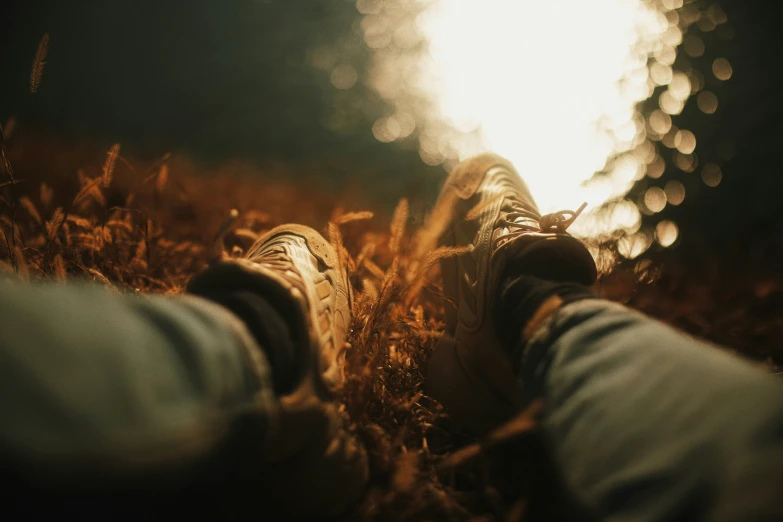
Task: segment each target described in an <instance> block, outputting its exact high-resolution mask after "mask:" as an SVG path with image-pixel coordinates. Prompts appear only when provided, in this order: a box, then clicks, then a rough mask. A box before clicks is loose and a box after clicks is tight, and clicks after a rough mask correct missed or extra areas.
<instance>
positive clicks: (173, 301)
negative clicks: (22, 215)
mask: <svg viewBox="0 0 783 522" xmlns="http://www.w3.org/2000/svg"><path fill="white" fill-rule="evenodd" d="M274 407H275V397H274V396H273V392H272V386H271V383H270V379H269V374H268V368H267V363H266V360H265V358H264V355H263V353H262V352H261V350H260V349H259V347H258V345H257V344H256V343H255V341H254V340H253V339H252V338H251V336H250V334H249V333H248V331H247V329H246V328H245V326H244V325H243V324H242V323H241V322H240V321H239V319H237V318H236V317H234V316H233V315H232V314H230V313H229V312H228V311H226V310H225V309H223V308H222V307H220V306H218V305H215V304H213V303H211V302H208V301H205V300H202V299H200V298H196V297H190V296H177V297H163V296H154V297H153V296H150V297H144V296H127V297H123V296H120V295H117V294H112V293H110V292H109V291H107V290H105V289H103V288H98V287H95V286H93V285H78V284H74V285H66V286H57V285H53V284H33V285H21V284H18V283H11V282H8V281H0V459H1V460H0V463H1V464H2V466H3V467H5V468H7V469H6V472H5V474H4V475H5V476H6V477H8V476H9V474H10V473H19V474H20V475H24V476H25V477H26V479H29V480H31V481H33V482H41V481H43V482H46V483H52V484H57V485H58V487H59V486H67V487H72V486H73V487H76V486H78V485H79V484H84V485H85V488H89V487H92V486H99V487H106V488H109V489H110V486H111V485H112V484H113V483H115V482H117V483H119V482H122V481H123V480H125V479H129V478H132V477H143V481H144V483H145V484H149V483H150V482H152V480H151V479H159V478H161V477H169V478H170V479H171V480H172V481H174V482H177V481H183V480H184V481H189V480H193V478H194V477H195V476H196V475H198V472H197V471H196V470H197V469H204V466H206V464H205V462H208V461H210V458H211V456H213V455H214V454H216V453H217V452H225V451H226V446H227V444H228V441H229V440H232V441H234V440H237V432H238V431H240V432H243V433H245V434H247V433H250V434H251V437H250V440H251V442H250V444H255V445H256V446H260V445H262V444H263V441H264V435H265V433H267V431H268V428H269V424H270V419H272V418H273V416H272V415H270V413H271V412H273V409H274ZM240 426H241V428H242V429H239V427H240ZM253 453H258V452H253ZM253 464H254V463H253V462H252V458H250V457H249V456H248V458H247V459H246V463H245V464H243V465H246V466H250V467H252V466H253ZM256 465H257V462H256ZM232 473H233V472H232Z"/></svg>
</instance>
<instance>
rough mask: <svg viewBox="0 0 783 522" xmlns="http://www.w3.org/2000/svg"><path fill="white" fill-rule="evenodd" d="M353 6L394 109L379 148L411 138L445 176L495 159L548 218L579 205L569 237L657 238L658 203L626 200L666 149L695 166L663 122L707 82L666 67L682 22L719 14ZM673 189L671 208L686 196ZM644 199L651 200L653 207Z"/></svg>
mask: <svg viewBox="0 0 783 522" xmlns="http://www.w3.org/2000/svg"><path fill="white" fill-rule="evenodd" d="M356 5H357V9H358V10H359V11H360V12H361V13H362V14H363V15H364V17H363V19H362V22H361V24H360V26H359V27H358V29H359V30H360V31H361V34H362V35H363V38H364V42H365V44H366V45H367V46H368V47H369V48H370V49H371V50H372V57H373V58H372V66H371V68H370V75H369V78H368V83H369V85H370V86H371V87H372V88H373V89H374V90H375V91H376V92H377V93H378V94H380V96H381V97H382V98H383V99H384V100H386V101H387V102H388V103H389V104H390V106H392V107H393V108H394V112H393V113H392V114H389V115H388V116H385V117H383V118H380V119H378V120H377V121H375V122H374V125H373V127H372V132H373V134H374V135H375V137H376V138H377V139H378V140H380V141H383V142H392V141H396V140H405V139H408V138H409V137H411V136H415V139H416V140H417V141H418V147H419V154H420V156H421V158H422V160H423V161H424V162H426V163H428V164H430V165H443V166H444V167H446V168H447V169H448V168H450V167H451V166H452V165H454V164H456V162H458V161H459V160H461V159H464V158H466V157H469V156H471V155H473V154H476V153H479V152H483V151H493V152H497V153H499V154H501V155H504V156H506V157H508V158H509V159H511V160H512V161H513V162H514V164H515V165H516V166H517V169H518V170H519V172H520V174H521V176H522V177H523V178H524V179H525V181H526V182H527V183H528V185H529V186H530V188H531V190H532V192H533V195H534V197H535V198H536V200H537V202H538V205H539V207H540V208H541V210H542V211H543V212H551V211H556V210H562V209H569V208H571V209H572V208H576V207H578V206H579V205H580V204H581V203H582V202H587V203H588V205H589V207H588V208H589V209H590V210H589V211H588V212H587V213H586V214H585V217H583V218H581V219H579V220H577V222H576V223H575V224H574V226H573V227H572V228H571V229H570V230H571V231H572V232H573V233H576V234H577V235H581V236H604V235H606V234H612V233H614V232H615V231H624V232H625V233H626V234H628V235H634V234H636V235H640V234H642V235H644V236H645V238H649V237H652V236H651V234H652V232H651V231H648V230H644V231H640V216H641V214H640V212H644V213H649V214H653V213H655V212H659V211H660V210H656V209H658V208H659V207H661V204H660V203H661V202H660V201H658V199H655V198H652V197H650V198H642V199H641V200H640V201H639V203H638V206H637V205H636V204H634V203H630V202H628V201H624V200H623V198H624V197H625V196H626V195H627V194H628V191H629V190H630V189H631V188H632V187H633V186H634V184H635V183H636V182H637V181H638V180H640V179H641V178H643V177H644V176H645V175H647V176H648V177H649V178H650V179H657V178H660V177H661V176H662V174H663V172H664V170H665V169H666V168H667V167H666V162H665V161H664V157H663V154H665V150H666V148H668V149H672V151H673V152H671V153H666V154H672V155H673V156H672V158H673V159H672V161H673V163H674V165H675V166H676V167H677V168H678V169H679V170H681V171H683V172H693V171H694V170H695V169H696V168H697V167H698V166H699V165H698V159H697V157H696V155H695V154H693V152H694V150H695V148H696V136H694V134H693V133H692V132H690V131H688V130H687V129H679V128H677V127H676V126H675V125H674V124H673V122H672V116H676V115H678V114H680V112H682V110H683V108H684V106H685V103H686V101H687V100H688V98H689V97H690V96H691V95H694V94H697V93H699V91H702V89H703V88H704V75H703V73H702V72H699V71H697V70H696V69H693V68H691V66H690V65H689V64H688V62H687V60H686V66H685V68H684V69H683V70H678V68H677V66H676V65H675V61H676V60H677V53H678V49H679V47H680V46H681V44H683V36H684V34H685V33H686V32H687V30H688V28H689V27H690V26H691V25H693V24H698V25H699V28H700V29H701V30H706V28H708V27H707V25H709V24H712V25H710V27H711V28H712V29H714V28H715V27H716V26H717V25H720V24H723V23H725V21H726V20H725V14H724V13H723V11H722V10H721V9H720V8H719V7H717V6H714V5H713V6H709V7H706V6H703V5H701V4H697V3H695V2H688V1H686V2H683V0H592V1H590V2H586V1H584V0H557V1H551V2H539V1H533V0H460V1H455V0H385V1H383V2H381V1H380V0H358V1H357V4H356ZM708 22H709V24H707V23H708ZM703 26H704V28H703ZM682 47H683V48H684V50H685V53H686V54H687V55H688V56H695V55H700V54H703V53H704V49H703V47H704V43H703V41H702V40H701V39H700V38H698V37H696V36H690V37H689V39H687V40H686V41H685V43H684V44H683V45H682ZM712 69H713V71H711V73H712V74H714V76H715V77H717V78H719V79H728V78H730V77H731V75H732V73H733V71H732V69H731V65H730V64H729V63H728V61H726V60H724V59H718V60H715V62H714V64H713V65H712ZM650 98H655V102H656V103H655V107H653V108H652V109H648V110H646V112H644V113H643V111H642V110H641V108H640V107H641V102H644V101H646V100H648V99H650ZM698 104H699V107H700V108H701V110H702V112H704V113H705V114H712V113H714V112H715V111H716V109H717V107H718V101H717V98H716V97H715V95H714V94H713V93H711V92H708V91H703V92H702V93H701V94H700V95H699V98H698ZM648 113H649V114H648ZM713 178H715V176H712V177H709V180H710V182H712V183H714V181H713ZM705 183H706V182H705ZM680 192H682V191H680ZM680 192H678V193H677V194H676V197H675V199H674V200H673V201H677V202H678V203H677V204H679V202H682V199H683V198H684V197H685V195H684V192H682V193H680ZM646 200H650V201H653V200H654V202H655V204H654V205H653V208H649V207H645V206H644V203H643V202H644V201H646ZM665 205H666V201H663V206H665ZM639 207H640V208H641V210H640V208H639ZM666 237H671V234H668V235H667V236H666ZM649 242H650V241H647V239H645V241H643V243H645V244H646V243H649ZM664 243H668V241H664ZM634 251H635V250H634Z"/></svg>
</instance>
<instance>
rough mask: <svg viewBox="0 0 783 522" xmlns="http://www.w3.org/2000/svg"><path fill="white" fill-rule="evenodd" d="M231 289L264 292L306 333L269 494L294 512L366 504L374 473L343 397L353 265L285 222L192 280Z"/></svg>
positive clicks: (280, 420) (271, 461)
mask: <svg viewBox="0 0 783 522" xmlns="http://www.w3.org/2000/svg"><path fill="white" fill-rule="evenodd" d="M232 290H250V291H255V292H258V293H260V294H261V295H262V296H264V297H265V298H266V299H267V300H269V301H270V302H272V303H273V304H274V305H275V307H276V308H277V309H278V311H279V312H280V314H281V316H282V317H283V318H284V319H285V320H286V321H287V322H289V327H290V331H291V332H293V334H294V335H295V336H298V337H299V338H297V339H294V342H295V345H296V346H297V347H298V348H299V349H300V350H301V354H300V356H299V360H300V362H301V366H300V368H301V372H300V376H299V378H298V379H297V380H296V384H295V385H294V386H293V389H292V390H291V391H290V392H287V393H285V394H283V395H281V396H279V397H278V401H277V402H278V404H279V415H278V416H277V418H273V419H271V420H270V422H271V423H272V424H273V425H274V427H273V431H274V436H273V437H272V439H271V440H270V441H268V443H267V445H266V450H265V461H264V463H263V465H264V467H265V473H264V474H265V476H266V477H268V478H269V481H268V482H269V483H267V481H264V484H263V494H264V497H265V498H266V497H267V496H271V497H272V498H275V500H276V501H278V502H277V503H276V505H277V506H283V508H282V509H284V510H285V511H286V512H287V513H288V514H290V515H297V516H301V515H309V516H324V515H335V514H339V513H341V512H343V511H344V510H345V509H346V508H347V507H349V506H350V505H351V504H352V503H354V502H355V501H357V500H358V498H359V497H360V496H361V494H362V492H363V489H364V486H365V484H366V482H367V478H368V464H367V457H366V453H365V451H364V449H363V447H362V445H361V444H360V443H359V442H358V441H357V440H356V439H355V437H354V436H353V435H352V434H350V433H349V432H348V431H347V429H346V427H345V422H344V419H343V415H342V414H341V412H340V407H339V404H338V402H337V397H336V395H337V392H338V391H339V389H340V388H341V385H342V383H343V377H344V376H343V363H344V359H345V357H344V353H345V342H346V336H347V333H348V328H349V326H350V321H351V304H352V303H351V302H352V292H351V286H350V283H349V281H348V274H347V271H346V270H345V269H344V268H343V267H341V266H340V263H339V260H338V256H337V253H336V252H335V250H334V248H333V247H332V245H331V244H329V243H328V242H327V241H326V240H325V239H324V238H323V237H322V236H321V235H320V234H319V233H318V232H316V231H315V230H313V229H311V228H309V227H305V226H302V225H284V226H281V227H278V228H275V229H273V230H271V231H270V232H268V233H267V234H266V235H264V236H263V237H262V238H260V239H259V240H258V241H256V243H255V244H254V245H253V246H252V247H251V248H250V249H249V250H248V253H247V255H246V256H245V258H244V259H232V260H225V261H221V262H219V263H217V264H216V265H214V266H212V267H210V268H209V269H207V270H206V271H205V272H203V273H202V274H200V275H199V276H196V277H195V278H194V279H193V280H192V281H191V283H190V284H189V285H188V291H189V292H191V293H195V294H197V295H201V296H204V297H207V298H209V296H210V295H215V294H216V293H225V292H227V291H232Z"/></svg>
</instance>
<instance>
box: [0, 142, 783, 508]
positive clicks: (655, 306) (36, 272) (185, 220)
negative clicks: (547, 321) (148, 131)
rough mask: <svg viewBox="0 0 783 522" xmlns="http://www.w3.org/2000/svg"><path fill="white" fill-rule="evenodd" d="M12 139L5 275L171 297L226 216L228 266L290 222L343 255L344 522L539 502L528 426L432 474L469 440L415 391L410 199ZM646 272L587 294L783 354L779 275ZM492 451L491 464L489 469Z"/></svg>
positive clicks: (417, 238)
mask: <svg viewBox="0 0 783 522" xmlns="http://www.w3.org/2000/svg"><path fill="white" fill-rule="evenodd" d="M20 141H22V140H18V139H11V140H8V143H7V146H8V149H9V150H8V157H9V160H10V162H11V164H12V166H13V168H14V171H15V176H16V179H17V180H19V182H18V183H17V184H16V185H15V186H14V187H13V191H12V190H11V187H10V186H8V185H6V186H5V187H3V188H2V189H0V190H2V197H3V200H2V201H0V220H2V230H3V231H5V234H4V236H0V271H3V272H8V273H13V272H17V273H18V275H19V277H23V278H30V279H48V280H54V281H58V282H59V281H62V280H65V279H69V278H81V279H87V280H92V281H94V282H95V284H100V285H105V286H107V287H109V288H110V289H111V291H118V292H138V291H143V292H164V293H174V292H178V291H180V290H181V289H182V287H183V285H184V284H185V282H186V281H187V280H188V278H189V277H190V276H191V275H192V274H193V273H194V272H196V271H197V270H199V269H201V268H202V267H204V266H205V264H206V262H207V260H208V259H209V256H210V255H212V253H214V248H213V240H214V237H215V234H216V233H217V231H218V229H219V228H220V225H221V223H222V222H223V221H224V219H225V217H226V216H227V214H228V211H229V209H231V208H236V209H238V210H239V211H240V216H239V219H238V221H237V222H236V223H235V224H234V226H233V227H232V229H231V231H230V232H229V233H228V235H227V237H226V242H225V244H226V246H227V248H228V250H229V251H230V252H231V253H233V255H240V254H241V253H242V249H243V248H244V247H246V246H247V245H248V243H249V242H251V241H252V240H253V238H254V237H256V236H257V235H258V234H260V233H262V232H263V231H264V230H267V229H269V228H271V227H273V226H275V225H277V224H281V223H284V222H291V221H294V222H299V223H304V224H308V225H311V226H314V227H315V228H317V229H320V230H322V231H323V232H324V235H325V236H326V237H327V238H329V239H330V240H331V241H332V242H333V243H335V244H338V243H341V244H343V245H344V248H345V251H344V256H345V257H344V262H345V263H347V264H348V266H349V267H350V269H351V270H352V273H353V274H354V277H353V279H354V283H355V286H356V288H357V295H358V299H357V302H356V307H355V315H356V317H355V321H354V329H353V334H352V338H351V342H352V350H351V352H350V356H349V372H348V373H349V375H350V378H349V381H348V383H347V385H346V388H345V392H344V401H345V404H346V411H347V413H348V415H349V417H350V419H351V421H352V423H353V424H354V426H355V428H356V429H357V430H358V431H359V433H360V435H361V437H362V438H363V440H364V441H365V443H366V444H367V446H368V448H369V450H370V454H371V459H372V467H373V486H372V488H371V490H370V493H369V494H368V496H367V498H366V499H365V501H364V502H363V504H362V505H361V506H359V508H358V509H357V511H356V513H355V514H354V515H355V517H357V518H366V517H369V516H372V517H373V518H375V519H380V520H402V519H406V520H410V519H428V520H429V519H468V518H471V517H475V516H485V517H488V518H486V519H487V520H516V519H519V518H520V517H521V516H522V515H523V513H524V512H525V509H526V505H527V504H525V503H524V502H523V501H522V499H523V498H528V499H530V498H535V499H539V498H543V497H545V496H546V495H547V493H548V490H547V489H546V488H545V487H543V488H542V485H544V484H546V481H545V480H540V479H541V477H544V476H546V473H547V472H546V466H545V465H543V464H542V463H541V460H542V459H541V458H540V452H538V451H536V445H535V444H534V443H532V442H531V440H532V437H530V436H529V435H528V432H529V430H527V425H526V424H525V423H521V424H520V425H519V426H518V428H519V429H517V430H516V431H515V432H514V433H512V435H511V436H509V438H508V439H509V440H508V441H506V442H502V443H501V444H500V445H499V446H498V448H496V449H491V450H489V451H488V452H486V453H485V454H483V455H479V457H478V458H474V459H470V458H465V459H462V458H460V459H458V460H459V462H458V463H457V465H456V467H452V468H451V469H449V470H446V471H443V469H442V466H441V472H440V477H439V473H438V472H437V471H436V470H437V466H438V464H439V463H442V462H443V460H444V458H445V457H447V456H449V455H452V454H453V450H454V449H455V448H457V447H459V446H462V445H465V444H470V443H471V442H473V441H472V440H471V439H470V438H469V437H467V436H465V435H463V434H460V433H459V431H458V430H457V429H456V428H455V427H453V426H452V425H451V424H450V423H449V420H448V418H447V417H445V416H444V415H443V414H442V411H441V410H440V407H439V406H438V405H437V404H436V403H435V402H434V401H432V400H431V399H429V398H427V397H426V396H425V395H423V394H422V372H423V368H424V367H425V365H426V361H427V357H428V353H429V350H430V349H431V347H432V345H433V343H434V341H435V339H436V338H437V335H438V332H439V331H440V330H441V328H442V308H441V304H440V300H439V293H440V290H439V287H438V283H437V270H436V269H432V270H429V269H426V267H428V266H429V265H430V264H432V265H433V266H437V263H433V262H434V261H436V259H435V257H433V256H432V254H431V252H432V248H421V247H422V242H425V243H426V239H427V238H426V234H422V230H421V229H419V228H417V226H416V225H415V223H421V222H422V219H421V218H422V217H423V216H413V217H411V213H410V211H409V206H408V205H407V202H402V203H401V204H400V205H398V207H397V211H396V212H395V214H394V216H390V215H375V216H372V215H371V214H370V213H368V212H364V213H360V214H352V213H354V212H360V211H368V210H372V208H368V205H370V204H369V203H362V196H361V192H359V191H354V192H352V193H350V194H348V193H345V192H344V193H341V194H339V195H335V194H331V193H329V192H328V191H327V190H325V189H323V188H322V187H320V186H319V183H318V175H317V172H313V173H312V175H311V176H310V177H309V181H308V182H298V183H296V184H291V182H286V181H285V180H286V179H291V176H290V169H292V168H293V167H290V166H289V167H282V166H278V167H268V168H266V169H264V170H263V172H259V171H258V170H257V169H254V168H252V167H249V166H247V165H241V164H234V165H229V166H225V167H223V168H221V169H207V168H203V167H198V166H197V165H196V164H194V163H193V162H190V161H188V160H187V159H185V158H181V157H170V158H166V159H165V160H164V159H161V161H159V162H155V163H148V164H142V163H139V162H135V161H132V160H130V159H126V158H125V157H124V156H123V151H122V150H120V156H119V158H118V159H117V161H116V165H115V167H114V170H113V173H112V175H111V176H110V178H111V179H108V177H106V178H104V176H103V172H102V171H103V166H104V161H105V157H106V150H105V149H99V148H95V147H92V146H89V145H84V144H73V143H68V144H65V143H62V142H54V141H51V140H36V141H33V140H27V141H28V143H27V144H26V145H25V147H24V149H25V150H24V151H22V147H21V143H20ZM0 172H2V177H0V184H2V183H4V182H6V181H7V180H8V178H7V173H6V172H5V169H0ZM298 179H302V178H298ZM12 192H13V194H12ZM11 201H15V205H14V207H15V209H14V211H13V217H12V212H11V210H10V208H9V204H10V202H11ZM365 201H369V200H365ZM12 224H13V225H15V226H16V234H15V237H11V234H10V230H11V226H12ZM424 246H425V247H426V246H427V245H426V244H425V245H424ZM8 247H10V251H11V254H10V255H9V248H8ZM417 251H422V252H423V254H422V256H423V257H419V256H418V255H417V254H416V252H417ZM428 253H429V254H430V255H429V257H428V256H426V254H428ZM652 266H653V267H654V268H653V269H650V270H648V271H647V272H645V273H644V274H638V273H636V272H635V271H634V270H633V269H632V268H630V267H629V268H626V267H623V268H620V269H618V270H616V271H615V273H613V274H611V275H609V276H605V277H604V278H603V279H602V281H601V282H599V284H598V290H599V292H602V293H603V294H604V295H607V296H608V297H610V298H612V299H616V300H619V301H621V302H626V303H628V304H630V305H631V306H634V307H637V308H639V309H642V310H644V311H647V312H648V313H651V314H653V315H655V316H657V317H660V318H662V319H664V320H667V321H669V322H671V323H673V324H676V325H678V326H680V327H682V328H684V329H686V330H688V331H690V332H692V333H694V334H696V335H700V336H705V337H708V338H710V339H712V340H714V341H716V342H720V343H723V344H726V345H729V346H731V347H732V348H735V349H738V350H741V351H745V352H747V353H748V354H751V355H753V356H754V357H755V358H757V359H759V360H765V359H768V360H769V361H770V366H771V367H773V368H774V361H773V359H771V358H770V357H773V358H774V360H776V361H777V362H778V363H780V362H781V361H783V348H781V346H780V345H779V344H778V345H777V346H776V345H775V343H776V341H779V340H780V339H783V314H781V311H783V281H782V280H781V277H780V276H779V275H776V274H774V273H772V272H766V273H764V272H760V271H759V270H758V269H757V268H754V269H751V268H750V267H744V268H742V269H741V270H740V269H738V268H737V267H736V266H735V267H731V268H729V267H727V266H726V264H725V263H723V262H722V261H721V260H710V261H709V262H708V263H706V264H700V265H697V266H698V268H697V269H690V268H689V267H687V266H676V267H674V266H659V265H652ZM773 350H777V351H773ZM778 371H779V370H778ZM498 452H502V453H503V458H502V459H495V458H493V454H495V453H498ZM460 456H462V455H460ZM510 462H513V463H514V466H509V465H508V464H509V463H510ZM451 464H453V462H452V463H451ZM451 464H450V465H451ZM541 504H542V505H545V506H548V507H547V508H546V509H550V507H551V506H553V505H554V506H556V505H557V503H554V502H544V503H541Z"/></svg>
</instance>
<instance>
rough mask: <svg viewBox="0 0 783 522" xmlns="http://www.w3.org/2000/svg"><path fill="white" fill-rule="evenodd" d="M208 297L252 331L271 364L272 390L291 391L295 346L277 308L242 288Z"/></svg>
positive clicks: (295, 377)
mask: <svg viewBox="0 0 783 522" xmlns="http://www.w3.org/2000/svg"><path fill="white" fill-rule="evenodd" d="M210 299H211V300H212V301H215V302H216V303H218V304H220V305H223V306H225V307H226V308H228V309H229V310H231V312H233V313H234V315H236V316H237V317H239V318H240V319H241V320H242V322H244V323H245V325H246V326H247V328H248V330H250V333H252V334H253V337H255V339H256V342H257V343H258V345H259V346H260V347H261V350H263V352H264V355H266V358H267V361H268V362H269V365H270V366H271V369H272V372H271V373H272V381H273V383H274V387H275V392H276V393H277V394H278V395H285V394H286V393H289V392H291V391H292V390H293V388H294V386H295V385H296V384H297V383H298V377H299V375H300V371H299V370H300V368H299V360H298V357H297V356H298V354H299V350H297V347H296V343H295V342H294V338H293V336H292V335H291V330H290V328H289V326H288V324H287V323H286V321H285V319H283V316H282V315H281V314H280V312H279V311H278V310H277V309H276V308H275V307H274V306H273V305H272V304H271V303H270V302H269V301H268V300H267V299H265V298H264V297H263V296H261V295H260V294H257V293H254V292H249V291H245V290H239V291H234V292H229V293H226V294H220V295H212V296H210Z"/></svg>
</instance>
